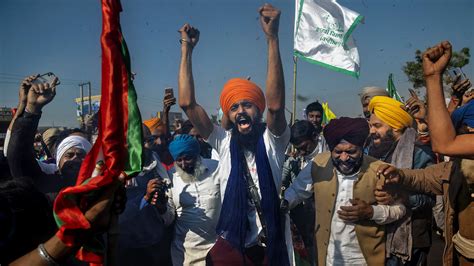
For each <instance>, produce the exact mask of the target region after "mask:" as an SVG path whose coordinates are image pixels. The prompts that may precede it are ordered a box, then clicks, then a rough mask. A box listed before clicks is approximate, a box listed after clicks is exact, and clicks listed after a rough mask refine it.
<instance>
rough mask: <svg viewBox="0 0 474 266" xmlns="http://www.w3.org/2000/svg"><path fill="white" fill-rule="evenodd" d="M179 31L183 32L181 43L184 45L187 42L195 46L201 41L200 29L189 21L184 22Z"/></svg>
mask: <svg viewBox="0 0 474 266" xmlns="http://www.w3.org/2000/svg"><path fill="white" fill-rule="evenodd" d="M178 32H179V33H180V34H181V44H183V45H184V44H187V45H190V46H191V48H193V47H194V46H196V45H197V43H198V42H199V35H200V32H199V30H198V29H197V28H194V27H193V26H191V25H189V24H188V23H186V24H184V25H183V26H182V27H181V29H179V30H178Z"/></svg>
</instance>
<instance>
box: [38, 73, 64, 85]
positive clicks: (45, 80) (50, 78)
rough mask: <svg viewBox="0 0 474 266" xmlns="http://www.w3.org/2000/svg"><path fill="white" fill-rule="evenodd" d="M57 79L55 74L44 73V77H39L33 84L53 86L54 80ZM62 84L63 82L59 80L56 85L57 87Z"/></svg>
mask: <svg viewBox="0 0 474 266" xmlns="http://www.w3.org/2000/svg"><path fill="white" fill-rule="evenodd" d="M55 77H56V75H54V73H53V72H48V73H44V74H42V75H39V76H38V77H37V78H36V79H35V80H34V81H33V83H49V84H52V82H53V80H54V78H55ZM59 84H61V82H60V81H59V79H58V80H57V81H56V84H55V85H59Z"/></svg>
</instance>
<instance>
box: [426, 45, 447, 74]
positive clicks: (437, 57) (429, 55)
mask: <svg viewBox="0 0 474 266" xmlns="http://www.w3.org/2000/svg"><path fill="white" fill-rule="evenodd" d="M451 53H452V46H451V44H450V43H449V42H448V41H443V42H441V43H439V44H438V45H436V46H434V47H431V48H428V49H426V51H425V52H424V53H423V74H424V76H425V78H428V77H430V76H440V77H441V76H442V74H443V72H444V70H445V69H446V67H447V66H448V63H449V60H450V59H451Z"/></svg>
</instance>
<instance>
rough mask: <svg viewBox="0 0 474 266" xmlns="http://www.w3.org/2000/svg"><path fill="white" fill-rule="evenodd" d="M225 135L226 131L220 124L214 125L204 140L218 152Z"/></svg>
mask: <svg viewBox="0 0 474 266" xmlns="http://www.w3.org/2000/svg"><path fill="white" fill-rule="evenodd" d="M226 136H227V132H226V130H225V129H223V128H222V127H220V126H216V125H214V129H213V130H212V132H211V134H210V135H209V137H207V139H206V142H207V143H209V145H211V147H212V148H213V149H215V150H216V151H217V153H219V154H220V148H221V147H222V140H224V139H225V138H226Z"/></svg>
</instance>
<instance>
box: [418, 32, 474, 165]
mask: <svg viewBox="0 0 474 266" xmlns="http://www.w3.org/2000/svg"><path fill="white" fill-rule="evenodd" d="M451 49H452V47H451V44H450V43H449V42H448V41H444V42H442V43H440V44H438V45H436V46H434V47H432V48H429V49H427V50H426V51H425V52H424V53H423V74H424V76H425V81H426V92H427V95H428V117H430V118H431V119H430V122H429V123H430V124H429V129H430V136H431V145H432V148H433V151H434V152H438V153H441V154H445V155H448V156H463V157H472V156H474V136H472V135H469V134H468V135H458V136H456V129H455V128H454V126H453V123H452V122H451V117H450V115H449V112H448V109H447V108H446V105H445V100H444V93H443V73H444V70H445V69H446V67H447V65H448V63H449V60H450V59H451Z"/></svg>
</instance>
